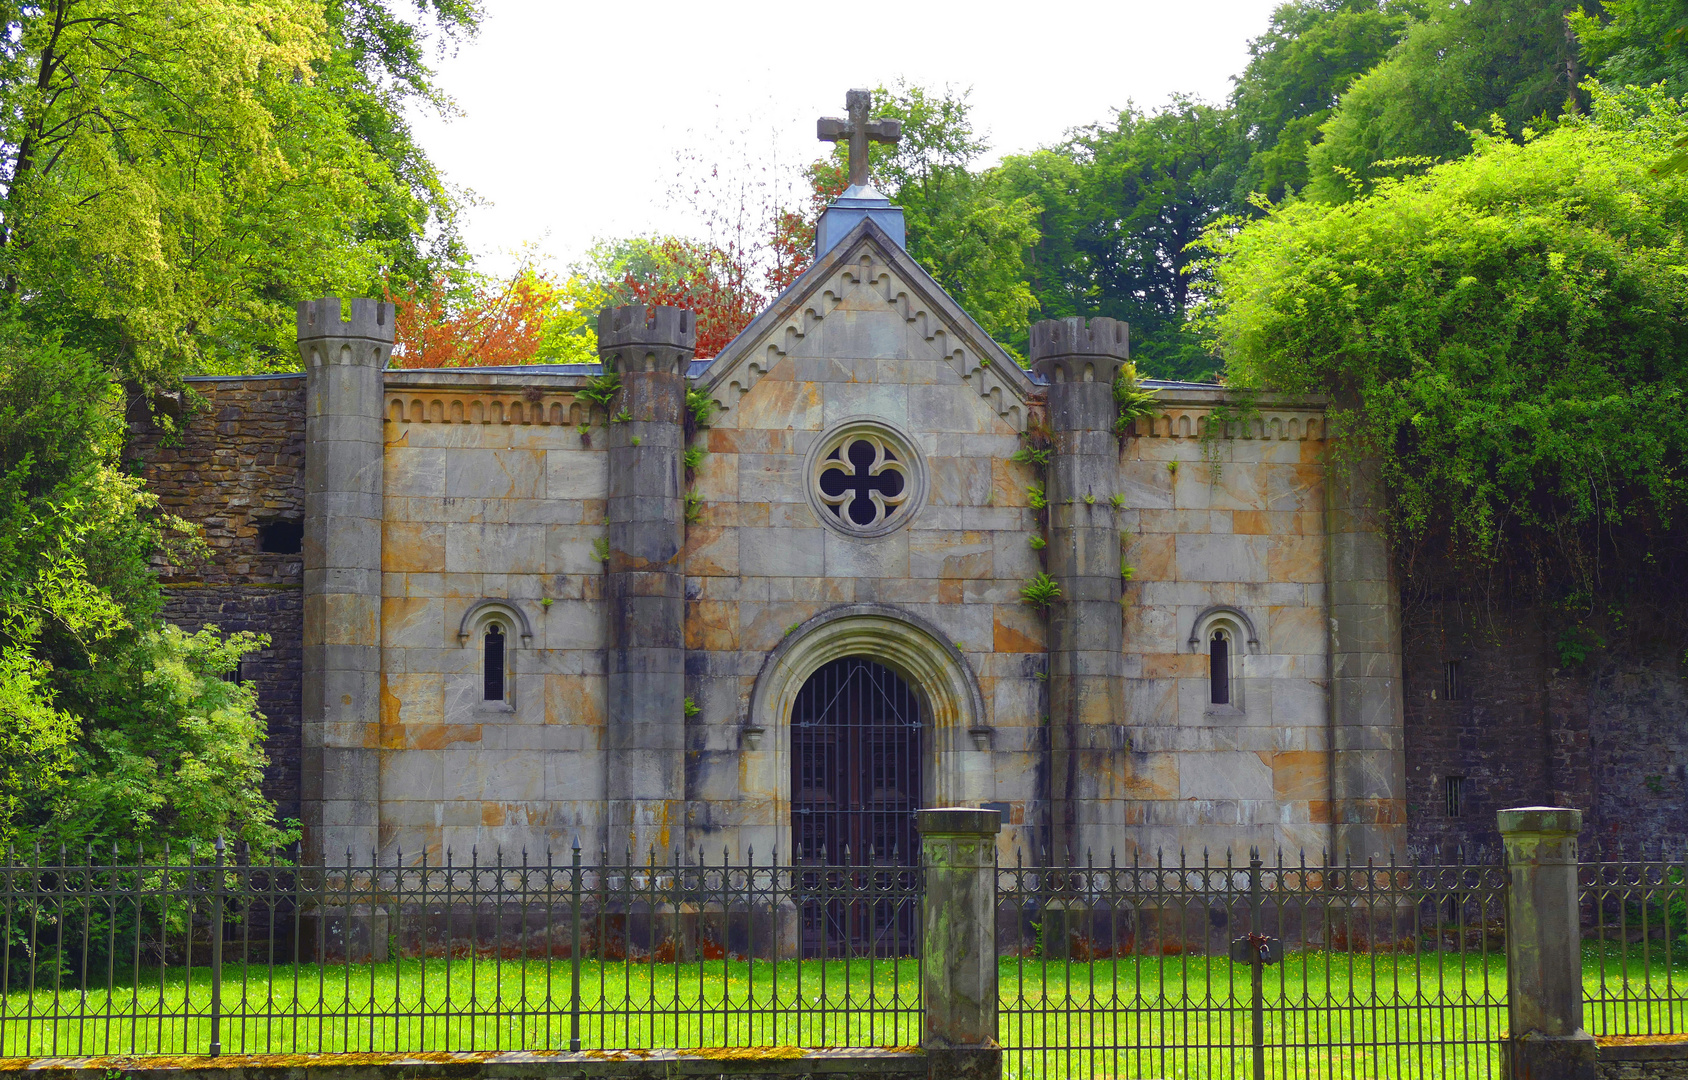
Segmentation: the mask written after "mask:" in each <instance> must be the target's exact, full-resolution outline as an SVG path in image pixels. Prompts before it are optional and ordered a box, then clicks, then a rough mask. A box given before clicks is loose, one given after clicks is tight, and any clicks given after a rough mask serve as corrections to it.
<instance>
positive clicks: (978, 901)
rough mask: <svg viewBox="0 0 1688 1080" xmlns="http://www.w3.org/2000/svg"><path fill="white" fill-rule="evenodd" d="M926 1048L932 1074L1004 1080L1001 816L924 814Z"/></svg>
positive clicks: (951, 1079)
mask: <svg viewBox="0 0 1688 1080" xmlns="http://www.w3.org/2000/svg"><path fill="white" fill-rule="evenodd" d="M915 821H916V825H917V827H918V828H919V830H920V865H921V869H922V873H923V875H924V878H925V897H924V901H923V903H922V905H921V926H922V934H921V939H920V974H921V987H920V990H921V1005H922V1007H923V1009H924V1010H925V1022H924V1026H923V1029H922V1033H921V1039H920V1045H921V1046H922V1048H924V1049H925V1051H926V1070H927V1072H926V1074H927V1076H929V1077H933V1078H937V1077H942V1078H944V1080H999V1078H1000V1077H1001V1076H1002V1048H1001V1047H1000V1046H998V1045H997V1041H996V1009H997V957H996V835H997V833H998V832H1000V831H1001V829H1002V814H1001V813H1000V812H999V811H996V810H965V809H941V810H920V811H917V812H916V814H915Z"/></svg>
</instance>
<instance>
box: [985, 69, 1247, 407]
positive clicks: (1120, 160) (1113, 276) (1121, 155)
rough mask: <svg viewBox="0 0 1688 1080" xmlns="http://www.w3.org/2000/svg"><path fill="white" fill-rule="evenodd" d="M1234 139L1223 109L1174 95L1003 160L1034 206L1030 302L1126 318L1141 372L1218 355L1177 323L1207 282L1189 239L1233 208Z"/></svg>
mask: <svg viewBox="0 0 1688 1080" xmlns="http://www.w3.org/2000/svg"><path fill="white" fill-rule="evenodd" d="M1238 150H1239V144H1238V142H1237V140H1236V139H1235V138H1234V129H1233V127H1232V124H1231V120H1230V117H1229V115H1228V113H1227V111H1226V110H1225V109H1223V108H1220V107H1218V106H1214V105H1209V104H1206V103H1204V102H1201V101H1197V100H1195V99H1193V98H1178V99H1176V100H1174V101H1173V103H1172V104H1170V105H1169V106H1167V107H1166V108H1164V109H1160V110H1156V111H1153V112H1143V111H1140V110H1137V109H1130V108H1128V109H1125V110H1123V111H1121V112H1120V113H1119V115H1118V116H1117V117H1116V118H1115V119H1114V121H1113V122H1112V123H1108V124H1095V125H1091V126H1090V127H1085V128H1080V129H1078V130H1076V131H1074V132H1073V133H1072V134H1071V135H1070V136H1069V137H1068V138H1067V140H1066V141H1065V142H1063V143H1061V144H1060V145H1058V146H1056V147H1053V148H1050V149H1048V150H1043V151H1039V152H1038V153H1035V154H1030V155H1025V156H1019V157H1010V158H1008V159H1007V160H1005V161H1004V162H1003V164H1002V167H1001V175H1002V181H1003V184H1004V186H1005V187H1006V188H1007V189H1008V190H1009V191H1011V192H1013V193H1015V194H1016V195H1017V196H1018V197H1020V198H1022V199H1025V200H1027V201H1029V202H1031V203H1033V204H1035V205H1036V206H1037V207H1038V208H1039V214H1038V219H1037V232H1038V234H1039V239H1038V241H1037V243H1036V245H1035V246H1034V247H1033V249H1032V251H1031V254H1030V256H1029V258H1028V262H1029V265H1030V274H1029V278H1030V282H1031V286H1032V291H1033V294H1034V295H1035V296H1036V298H1037V302H1038V306H1039V309H1040V313H1041V314H1042V315H1043V316H1045V317H1048V318H1064V317H1067V316H1072V315H1082V316H1086V317H1089V316H1092V315H1106V316H1109V317H1111V318H1116V319H1124V320H1126V321H1127V322H1129V323H1130V324H1131V331H1132V334H1131V336H1132V355H1133V356H1134V357H1136V358H1137V362H1138V366H1139V368H1140V369H1141V370H1142V371H1143V372H1144V374H1146V375H1149V376H1153V377H1157V378H1191V377H1199V376H1202V375H1204V374H1210V373H1211V372H1212V371H1213V370H1214V368H1215V367H1216V362H1215V361H1214V360H1213V358H1212V357H1211V356H1210V355H1209V354H1208V352H1207V350H1206V349H1205V348H1204V347H1203V345H1202V343H1201V341H1200V339H1199V338H1198V337H1197V336H1196V335H1195V334H1193V333H1191V332H1189V331H1188V330H1187V329H1186V327H1185V325H1184V323H1185V313H1186V312H1187V311H1188V310H1189V309H1190V307H1191V305H1192V304H1193V303H1194V302H1195V301H1196V300H1197V299H1199V297H1200V296H1201V295H1202V291H1203V289H1204V288H1205V285H1206V270H1205V268H1204V267H1205V264H1204V263H1203V262H1202V260H1200V259H1199V258H1198V257H1197V254H1196V252H1195V251H1194V250H1193V249H1192V248H1191V246H1190V245H1192V244H1193V243H1195V242H1196V241H1197V240H1199V239H1200V238H1201V237H1202V235H1203V233H1204V232H1205V230H1206V229H1207V228H1208V226H1209V225H1210V224H1212V223H1213V222H1214V221H1215V220H1217V219H1218V218H1219V217H1221V216H1222V215H1224V214H1225V213H1226V212H1227V211H1228V210H1229V209H1230V208H1231V205H1232V204H1231V198H1232V193H1233V191H1234V189H1235V187H1236V182H1237V169H1238V166H1239V164H1240V157H1239V153H1238Z"/></svg>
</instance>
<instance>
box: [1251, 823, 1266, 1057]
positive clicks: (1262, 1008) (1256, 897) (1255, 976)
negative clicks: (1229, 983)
mask: <svg viewBox="0 0 1688 1080" xmlns="http://www.w3.org/2000/svg"><path fill="white" fill-rule="evenodd" d="M1260 901H1261V895H1260V852H1259V850H1258V849H1256V850H1253V851H1250V852H1249V853H1248V937H1249V943H1250V944H1251V945H1255V947H1254V948H1252V949H1250V950H1249V952H1250V956H1249V965H1248V967H1249V992H1250V996H1251V1003H1252V1005H1253V1010H1252V1012H1253V1016H1252V1020H1253V1028H1252V1031H1251V1036H1252V1039H1251V1041H1252V1043H1253V1046H1254V1080H1266V986H1265V982H1266V965H1265V963H1264V960H1265V957H1264V956H1263V955H1262V954H1261V952H1260V948H1259V946H1258V944H1257V943H1258V942H1259V941H1261V940H1262V936H1263V935H1264V934H1265V932H1266V931H1265V927H1264V926H1262V925H1261V921H1260Z"/></svg>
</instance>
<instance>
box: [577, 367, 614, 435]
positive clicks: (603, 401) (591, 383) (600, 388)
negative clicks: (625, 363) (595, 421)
mask: <svg viewBox="0 0 1688 1080" xmlns="http://www.w3.org/2000/svg"><path fill="white" fill-rule="evenodd" d="M619 393H621V373H620V372H619V371H606V372H604V373H603V374H602V375H593V376H591V377H590V378H588V379H587V380H586V385H585V386H583V387H581V388H580V389H579V390H576V391H575V392H574V396H575V397H576V398H578V399H579V400H581V401H584V402H586V407H587V409H588V410H590V409H591V407H592V406H593V405H596V406H598V407H599V408H600V409H603V410H604V415H605V416H608V415H610V405H611V404H612V403H613V402H614V401H615V396H616V395H617V394H619ZM588 426H589V425H588V424H582V425H580V427H581V431H580V433H581V434H582V435H584V434H586V428H587V427H588Z"/></svg>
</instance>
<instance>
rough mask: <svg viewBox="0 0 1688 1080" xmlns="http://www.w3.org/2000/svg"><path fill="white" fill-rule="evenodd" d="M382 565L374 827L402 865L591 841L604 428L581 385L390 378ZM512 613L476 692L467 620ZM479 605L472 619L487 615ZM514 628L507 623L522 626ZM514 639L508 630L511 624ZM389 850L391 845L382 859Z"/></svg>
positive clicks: (505, 377) (534, 852)
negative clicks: (501, 690) (501, 652)
mask: <svg viewBox="0 0 1688 1080" xmlns="http://www.w3.org/2000/svg"><path fill="white" fill-rule="evenodd" d="M386 379H387V382H386V398H387V402H386V408H387V417H386V419H387V423H386V440H387V441H386V471H385V476H384V478H383V484H384V488H383V490H384V492H385V497H384V505H385V525H384V528H383V532H382V554H381V564H382V570H383V575H382V578H383V586H382V588H383V595H382V602H381V634H382V640H381V646H382V650H381V655H382V672H383V674H382V680H381V722H380V730H379V734H378V747H379V750H380V761H381V766H380V785H381V788H380V790H381V836H382V844H383V849H384V850H386V851H388V852H389V853H391V852H392V851H393V850H394V849H397V848H401V847H402V849H403V850H404V851H405V852H406V858H407V859H409V858H413V857H420V856H421V855H422V854H424V853H426V854H427V856H428V858H429V859H430V860H433V859H438V858H443V856H444V854H445V851H446V849H448V848H449V849H450V850H451V851H452V852H454V853H456V855H458V856H462V857H467V855H468V853H469V851H470V849H471V848H478V849H479V850H480V851H481V852H484V853H489V854H490V853H492V852H494V851H496V850H500V849H501V850H503V851H505V852H508V853H512V854H516V855H519V853H520V852H521V851H523V850H526V851H527V852H528V853H529V855H530V856H531V857H533V858H537V859H541V860H542V859H543V858H544V857H545V854H544V853H545V851H546V849H547V848H549V849H550V850H551V851H552V852H553V853H555V854H556V855H557V856H558V857H560V858H566V857H567V855H566V852H567V850H568V848H569V846H570V844H571V843H572V842H573V840H574V839H575V838H576V837H577V836H578V837H579V839H580V841H581V844H582V846H583V847H585V848H586V849H587V850H588V851H589V852H591V854H590V855H589V860H595V859H596V857H597V851H596V849H597V847H598V846H599V845H600V844H601V843H602V842H603V831H602V830H603V820H602V817H601V812H600V811H601V806H602V802H603V799H604V797H605V794H604V762H603V758H602V753H601V751H602V747H603V735H604V724H605V716H604V649H605V646H606V644H607V639H606V636H605V619H604V610H603V603H604V588H603V586H604V580H605V579H604V564H603V563H602V562H600V561H599V559H598V558H596V557H595V554H594V548H593V545H594V542H595V541H601V540H606V539H607V532H608V530H607V526H606V523H605V517H606V508H605V499H606V497H607V493H608V469H607V465H606V463H605V454H604V443H605V441H606V440H605V437H604V434H605V432H604V427H603V424H604V417H603V413H602V411H601V410H600V411H598V412H597V413H596V415H595V416H593V417H592V421H593V426H592V427H591V428H590V429H589V431H588V432H586V433H584V434H583V433H582V432H581V431H580V430H579V425H580V424H581V423H583V422H585V421H586V420H587V419H588V410H587V409H586V407H585V404H584V403H579V402H577V401H576V400H575V397H574V391H575V389H578V388H579V387H580V386H581V385H583V384H584V379H583V378H581V377H579V376H573V375H568V374H563V373H559V372H547V371H543V370H539V371H534V372H532V373H524V374H522V375H510V374H493V373H483V372H475V371H472V370H467V371H464V370H459V371H404V372H400V371H390V372H388V373H387V376H386ZM488 600H491V601H495V602H497V604H499V605H503V606H504V608H505V609H506V610H508V611H510V612H512V613H518V612H519V614H520V616H525V619H526V622H527V626H528V627H529V629H530V630H531V636H530V637H527V638H523V637H522V636H520V634H519V633H514V634H511V635H510V636H509V638H508V639H507V649H508V653H509V671H510V675H509V680H508V688H509V689H508V697H507V700H505V701H501V702H491V701H485V700H483V697H482V689H483V684H482V678H483V668H482V653H481V645H482V641H481V634H480V633H479V632H478V630H477V629H476V627H475V626H471V627H470V629H471V632H470V633H469V634H467V635H466V636H460V633H459V632H460V630H462V629H463V620H464V617H465V615H466V614H467V613H469V611H470V609H471V608H473V607H475V605H477V604H479V603H481V602H483V601H488ZM483 610H485V609H483ZM516 621H517V622H519V621H520V619H519V617H518V618H517V619H516ZM516 629H518V630H519V626H518V627H516ZM389 857H390V854H389Z"/></svg>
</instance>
